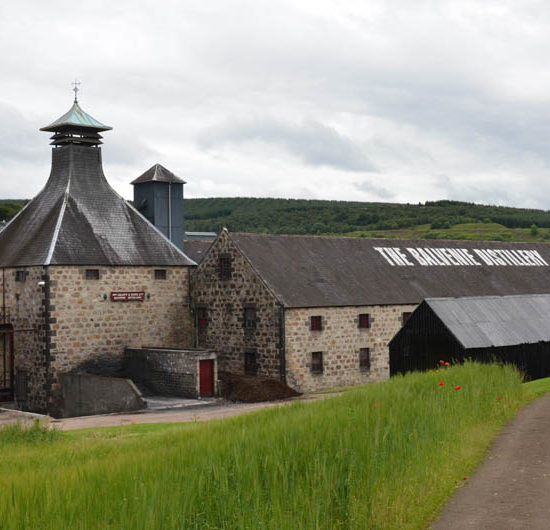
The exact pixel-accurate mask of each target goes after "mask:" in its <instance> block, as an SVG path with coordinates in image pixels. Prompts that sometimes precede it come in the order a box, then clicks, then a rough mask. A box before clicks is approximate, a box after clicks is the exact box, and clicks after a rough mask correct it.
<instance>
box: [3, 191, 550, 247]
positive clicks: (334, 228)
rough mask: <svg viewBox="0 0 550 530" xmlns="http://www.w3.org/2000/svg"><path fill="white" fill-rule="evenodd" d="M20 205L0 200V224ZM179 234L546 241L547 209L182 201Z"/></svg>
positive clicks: (548, 227) (548, 234) (447, 204)
mask: <svg viewBox="0 0 550 530" xmlns="http://www.w3.org/2000/svg"><path fill="white" fill-rule="evenodd" d="M25 202H26V201H22V200H0V221H2V220H9V219H10V218H11V217H12V216H13V215H14V214H15V213H16V212H17V211H18V210H19V209H20V208H21V207H22V206H23V205H24V204H25ZM184 215H185V230H186V231H197V232H202V231H207V232H218V231H219V230H220V229H221V228H222V227H224V226H225V227H227V228H228V229H229V230H230V231H233V232H260V233H262V232H263V233H272V234H349V235H357V236H363V237H407V238H445V239H493V240H542V239H544V240H550V211H543V210H528V209H520V208H509V207H503V206H487V205H480V204H472V203H466V202H458V201H447V200H445V201H434V202H426V203H423V204H395V203H375V202H344V201H314V200H300V199H254V198H239V197H237V198H217V199H185V201H184Z"/></svg>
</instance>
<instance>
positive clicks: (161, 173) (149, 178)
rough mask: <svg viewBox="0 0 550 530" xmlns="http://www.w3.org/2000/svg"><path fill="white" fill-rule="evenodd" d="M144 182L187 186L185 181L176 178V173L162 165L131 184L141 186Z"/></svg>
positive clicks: (158, 165) (157, 165)
mask: <svg viewBox="0 0 550 530" xmlns="http://www.w3.org/2000/svg"><path fill="white" fill-rule="evenodd" d="M143 182H168V183H170V184H187V183H186V182H185V181H184V180H182V179H180V178H179V177H176V175H174V173H172V172H171V171H169V170H168V169H166V168H165V167H164V166H161V165H160V164H155V165H154V166H152V167H150V168H149V169H148V170H147V171H146V172H145V173H143V174H142V175H140V176H139V177H138V178H137V179H135V180H133V181H132V182H131V183H130V184H141V183H143Z"/></svg>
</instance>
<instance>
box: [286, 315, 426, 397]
mask: <svg viewBox="0 0 550 530" xmlns="http://www.w3.org/2000/svg"><path fill="white" fill-rule="evenodd" d="M415 308H416V305H398V306H364V307H325V308H308V309H287V310H286V313H285V332H286V336H285V342H286V366H287V380H288V384H289V385H290V386H291V387H293V388H295V389H296V390H299V391H300V392H312V391H316V390H321V389H325V388H331V387H338V386H347V385H358V384H361V383H368V382H372V381H380V380H384V379H387V378H388V377H389V349H388V343H389V341H390V340H391V339H392V338H393V336H394V335H395V334H396V333H397V331H399V329H400V328H401V326H402V315H403V313H404V312H412V311H414V309H415ZM361 313H367V314H369V315H370V320H371V325H370V327H369V328H366V329H360V328H359V327H358V315H359V314H361ZM311 316H321V317H322V321H323V330H322V331H311V330H310V317H311ZM360 348H369V349H370V359H371V368H370V370H368V371H366V370H364V369H363V370H362V369H360V367H359V349H360ZM312 352H322V353H323V373H322V374H313V373H312V371H311V361H312V355H311V354H312Z"/></svg>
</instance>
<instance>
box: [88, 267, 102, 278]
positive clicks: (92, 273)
mask: <svg viewBox="0 0 550 530" xmlns="http://www.w3.org/2000/svg"><path fill="white" fill-rule="evenodd" d="M86 279H87V280H99V269H86Z"/></svg>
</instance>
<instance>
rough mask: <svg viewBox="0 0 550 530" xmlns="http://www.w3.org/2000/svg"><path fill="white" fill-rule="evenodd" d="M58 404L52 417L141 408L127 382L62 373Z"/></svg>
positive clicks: (129, 383) (140, 401)
mask: <svg viewBox="0 0 550 530" xmlns="http://www.w3.org/2000/svg"><path fill="white" fill-rule="evenodd" d="M60 384H61V396H62V397H61V403H60V408H59V409H58V411H57V414H56V417H63V418H70V417H74V416H90V415H93V414H109V413H112V412H129V411H135V410H140V409H142V408H144V407H145V401H144V400H143V399H142V397H141V393H140V391H139V390H138V389H137V388H136V386H135V385H134V383H132V381H130V380H129V379H121V378H117V377H101V376H97V375H90V374H62V375H61V376H60Z"/></svg>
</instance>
